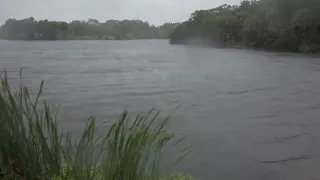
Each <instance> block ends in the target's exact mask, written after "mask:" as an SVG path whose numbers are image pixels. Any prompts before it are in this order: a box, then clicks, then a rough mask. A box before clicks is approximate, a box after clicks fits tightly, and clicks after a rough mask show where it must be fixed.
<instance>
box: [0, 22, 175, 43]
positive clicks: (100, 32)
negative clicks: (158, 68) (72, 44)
mask: <svg viewBox="0 0 320 180" xmlns="http://www.w3.org/2000/svg"><path fill="white" fill-rule="evenodd" d="M176 25H177V24H175V23H165V24H163V25H161V26H154V25H150V24H149V23H148V22H144V21H141V20H123V21H119V20H108V21H106V22H99V21H98V20H96V19H89V20H88V21H72V22H70V23H67V22H60V21H48V20H39V21H36V20H35V19H34V18H33V17H30V18H26V19H21V20H17V19H8V20H7V21H6V22H5V24H4V25H2V26H1V28H0V38H2V39H7V40H75V39H93V40H95V39H97V40H98V39H104V40H126V39H167V38H169V34H170V33H171V32H172V31H173V29H174V28H175V26H176Z"/></svg>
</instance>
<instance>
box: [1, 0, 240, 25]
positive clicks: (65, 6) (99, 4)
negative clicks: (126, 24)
mask: <svg viewBox="0 0 320 180" xmlns="http://www.w3.org/2000/svg"><path fill="white" fill-rule="evenodd" d="M239 2H240V0H0V23H1V24H3V23H4V22H5V20H6V19H8V18H17V19H20V18H26V17H31V16H32V17H34V18H36V19H49V20H61V21H68V22H69V21H72V20H87V19H89V18H94V19H98V20H99V21H105V20H108V19H117V20H122V19H141V20H144V21H148V22H149V23H151V24H156V25H159V24H162V23H164V22H181V21H184V20H186V19H188V18H189V16H190V14H191V13H192V12H193V11H195V10H197V9H210V8H213V7H216V6H219V5H222V4H238V3H239Z"/></svg>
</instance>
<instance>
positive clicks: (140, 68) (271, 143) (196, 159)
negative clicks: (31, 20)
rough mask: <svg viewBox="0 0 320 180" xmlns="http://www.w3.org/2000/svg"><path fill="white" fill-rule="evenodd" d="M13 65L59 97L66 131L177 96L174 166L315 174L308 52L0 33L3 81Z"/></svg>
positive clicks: (213, 173) (240, 178)
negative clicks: (26, 38) (182, 153)
mask: <svg viewBox="0 0 320 180" xmlns="http://www.w3.org/2000/svg"><path fill="white" fill-rule="evenodd" d="M21 67H24V70H23V78H22V81H23V83H24V84H26V85H28V86H29V87H30V88H31V89H33V90H36V89H37V88H38V87H39V84H40V82H41V80H44V82H45V83H44V86H45V88H44V95H45V97H46V98H47V99H48V101H49V102H50V103H60V102H63V105H62V108H61V111H62V112H61V113H62V116H63V117H64V121H63V122H60V123H61V124H62V125H63V126H64V127H67V128H68V129H69V130H70V131H71V132H73V133H77V132H80V131H81V127H83V125H84V123H85V120H86V119H87V118H88V117H89V116H91V115H94V116H96V117H97V119H98V120H99V121H101V122H102V121H104V120H108V119H111V118H112V119H116V118H117V116H118V115H119V114H120V112H121V111H122V110H123V109H124V108H128V109H129V110H130V111H132V112H137V113H138V112H146V111H147V110H148V109H150V108H160V109H161V108H164V107H166V106H167V105H169V104H170V103H172V102H179V103H180V104H181V105H180V107H179V108H178V109H177V110H176V111H175V112H174V114H173V116H172V122H171V125H172V127H173V128H174V129H178V130H179V135H185V136H186V140H185V141H184V143H185V144H186V145H192V148H191V153H190V154H189V156H188V157H187V158H186V159H185V160H184V161H182V163H181V164H179V165H178V167H175V168H177V170H179V171H186V172H190V173H191V174H192V175H193V176H195V177H197V178H200V179H208V180H209V179H237V180H248V179H281V180H282V179H290V180H298V179H299V180H300V179H312V178H319V171H318V167H319V166H320V159H319V149H320V142H319V137H320V131H319V130H320V123H319V116H320V102H319V99H320V91H319V88H320V78H317V77H320V61H319V58H317V57H309V56H304V55H296V54H291V53H271V52H263V51H250V50H235V49H214V48H199V47H194V46H172V45H169V44H168V41H167V40H138V41H135V40H134V41H57V42H22V41H0V68H1V69H4V68H6V69H7V71H8V72H9V78H10V79H11V81H13V82H16V83H18V80H19V77H18V76H19V68H21ZM171 151H172V152H171V154H170V156H173V157H175V156H176V154H178V153H179V152H178V150H177V149H173V150H171ZM168 159H170V157H168ZM277 161H279V162H277Z"/></svg>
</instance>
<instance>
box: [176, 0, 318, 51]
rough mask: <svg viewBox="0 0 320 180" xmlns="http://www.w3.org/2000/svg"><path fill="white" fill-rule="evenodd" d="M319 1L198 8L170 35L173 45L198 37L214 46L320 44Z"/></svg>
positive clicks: (263, 0) (302, 47) (249, 0)
mask: <svg viewBox="0 0 320 180" xmlns="http://www.w3.org/2000/svg"><path fill="white" fill-rule="evenodd" d="M319 12H320V1H319V0H259V1H258V0H245V1H242V2H241V3H240V4H239V5H233V6H231V5H227V4H225V5H222V6H219V7H216V8H213V9H209V10H198V11H195V12H194V13H192V14H191V17H190V19H189V20H188V21H186V22H184V23H181V24H180V25H178V26H177V27H176V28H175V30H174V31H173V32H172V33H171V35H170V42H171V43H172V44H183V43H187V42H188V40H189V39H193V38H197V39H200V40H202V41H203V43H206V44H207V43H208V42H209V44H210V45H218V46H248V47H254V48H265V49H279V50H289V51H316V50H317V49H318V48H319V47H320V13H319ZM319 50H320V48H319Z"/></svg>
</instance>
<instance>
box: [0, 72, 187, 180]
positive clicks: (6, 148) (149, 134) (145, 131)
mask: <svg viewBox="0 0 320 180" xmlns="http://www.w3.org/2000/svg"><path fill="white" fill-rule="evenodd" d="M0 79H1V82H0V179H23V180H51V179H56V180H58V179H66V180H146V179H150V180H157V179H175V178H177V177H180V176H172V175H170V176H164V175H163V174H161V171H160V167H159V163H160V159H161V156H162V151H163V149H164V147H165V146H166V145H167V144H168V143H169V142H170V141H172V139H173V134H170V133H168V132H167V130H166V124H167V121H168V118H165V119H160V118H159V113H158V112H155V111H150V113H148V114H147V115H143V116H137V117H135V118H134V119H132V118H130V116H129V114H128V112H127V111H124V112H123V113H122V114H121V116H120V117H119V120H118V121H116V122H115V123H113V124H110V125H109V127H110V128H109V129H108V130H107V133H105V134H102V135H101V134H100V133H97V132H96V129H97V127H96V122H95V120H94V119H93V118H89V119H88V122H87V124H86V127H85V128H84V131H83V133H82V135H81V137H80V140H78V141H75V140H74V139H72V138H71V136H70V135H69V133H67V132H63V131H61V130H59V128H58V125H57V120H56V118H55V114H54V113H53V109H52V108H51V107H50V106H49V105H48V104H47V103H45V102H40V100H39V99H40V97H41V92H42V86H43V82H42V83H41V85H40V90H39V93H38V94H37V96H36V97H34V100H33V98H31V97H30V95H29V92H28V89H27V87H23V86H20V88H19V89H18V90H17V91H16V92H12V90H11V89H10V87H9V83H8V78H7V76H6V75H5V76H4V77H0ZM181 177H182V176H181ZM186 178H189V177H186Z"/></svg>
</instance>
